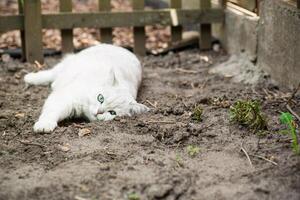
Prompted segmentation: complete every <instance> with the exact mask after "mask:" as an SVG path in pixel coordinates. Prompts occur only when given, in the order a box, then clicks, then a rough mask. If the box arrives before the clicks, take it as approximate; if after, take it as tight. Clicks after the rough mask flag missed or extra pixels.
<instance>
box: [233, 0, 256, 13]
mask: <svg viewBox="0 0 300 200" xmlns="http://www.w3.org/2000/svg"><path fill="white" fill-rule="evenodd" d="M228 2H231V3H234V4H236V5H238V6H240V7H243V8H245V9H247V10H249V11H251V12H255V13H258V6H259V0H228Z"/></svg>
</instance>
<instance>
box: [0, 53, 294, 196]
mask: <svg viewBox="0 0 300 200" xmlns="http://www.w3.org/2000/svg"><path fill="white" fill-rule="evenodd" d="M227 58H228V57H227V56H226V55H225V54H222V53H214V52H204V53H201V54H200V53H199V52H198V50H196V49H194V50H187V51H183V52H180V53H173V54H172V53H170V54H168V55H165V56H160V57H154V56H148V57H146V58H144V59H143V64H144V66H145V69H144V79H143V84H142V87H141V89H140V94H139V97H138V101H139V102H143V103H145V104H147V105H148V106H149V107H150V108H151V111H150V112H149V113H147V114H144V115H140V116H136V117H132V118H128V117H125V118H117V119H116V120H114V121H110V122H92V123H87V122H85V121H80V120H72V121H65V122H62V123H61V124H60V125H59V127H58V128H57V129H55V131H54V132H53V133H51V134H35V133H33V131H32V127H33V124H34V122H35V120H36V119H37V117H38V116H39V113H40V110H41V107H42V105H43V102H44V100H45V98H46V97H47V95H48V94H49V89H48V88H47V87H29V88H27V87H25V84H24V82H23V79H22V78H23V76H24V74H25V73H26V72H27V71H33V70H34V69H35V68H34V67H33V66H31V65H29V64H22V63H20V62H19V61H10V62H8V63H1V64H0V109H1V113H0V138H1V139H0V199H1V200H2V199H3V200H4V199H5V200H7V199H76V200H84V199H101V200H112V199H129V200H138V199H141V200H142V199H167V200H173V199H180V200H193V199H194V200H201V199H278V200H279V199H289V200H294V199H295V200H296V199H300V158H299V156H296V155H294V153H293V152H292V150H291V148H290V146H291V139H290V137H289V136H288V135H282V134H279V133H278V131H279V130H282V129H283V128H284V127H283V126H282V125H280V123H279V121H278V116H279V112H280V111H285V101H286V99H287V98H288V97H289V95H290V92H291V91H283V90H279V89H278V87H276V86H274V85H273V84H271V83H269V82H268V81H262V83H260V84H258V85H257V86H251V85H244V84H237V83H232V82H231V81H230V79H229V78H224V77H221V76H218V75H211V74H208V69H209V68H210V67H211V66H213V65H215V64H216V63H219V62H222V61H224V60H226V59H227ZM46 61H47V64H48V65H50V66H52V65H53V64H54V63H56V62H58V59H55V58H48V59H47V60H46ZM247 98H251V99H258V100H259V101H261V102H262V109H263V112H264V113H265V114H266V115H267V117H268V120H269V123H268V129H269V131H268V132H266V133H265V134H264V135H263V136H259V135H257V134H255V133H253V131H250V130H247V129H246V128H244V127H241V126H238V125H235V124H232V123H231V122H230V121H229V108H228V107H229V105H231V104H232V103H234V102H235V101H236V100H238V99H247ZM299 100H300V98H299V97H298V96H296V97H295V101H296V104H297V103H298V104H297V105H294V107H293V108H294V110H295V111H296V112H298V113H299V111H300V109H297V108H299ZM196 104H197V105H201V106H202V108H203V109H204V113H203V121H202V122H196V121H193V120H192V118H191V116H190V114H191V112H192V111H193V108H194V106H195V105H196ZM84 131H86V132H88V131H90V133H89V134H87V135H84V136H82V137H80V136H79V135H78V133H79V132H84ZM189 145H193V146H194V147H199V149H200V151H199V153H198V154H196V155H195V156H191V155H189V152H188V150H187V148H188V146H189ZM241 146H242V147H243V148H244V149H245V150H246V151H247V153H248V154H249V155H250V159H251V161H252V163H253V165H252V166H251V165H250V163H249V161H248V160H247V157H246V155H245V154H244V153H243V152H242V151H241ZM258 156H260V157H263V158H266V159H268V160H271V161H273V162H275V163H271V162H269V161H266V160H264V159H261V158H259V157H258Z"/></svg>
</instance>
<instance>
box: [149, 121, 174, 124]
mask: <svg viewBox="0 0 300 200" xmlns="http://www.w3.org/2000/svg"><path fill="white" fill-rule="evenodd" d="M144 123H146V124H147V123H162V124H175V123H176V122H174V121H147V122H144Z"/></svg>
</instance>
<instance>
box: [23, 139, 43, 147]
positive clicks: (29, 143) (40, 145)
mask: <svg viewBox="0 0 300 200" xmlns="http://www.w3.org/2000/svg"><path fill="white" fill-rule="evenodd" d="M19 142H20V143H22V144H24V145H33V146H38V147H41V148H47V146H45V145H42V144H39V143H35V142H28V141H26V140H19Z"/></svg>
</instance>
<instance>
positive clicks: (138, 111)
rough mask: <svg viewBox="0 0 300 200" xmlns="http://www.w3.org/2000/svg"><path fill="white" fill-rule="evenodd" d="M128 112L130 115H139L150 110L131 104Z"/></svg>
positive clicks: (141, 105) (137, 104) (138, 104)
mask: <svg viewBox="0 0 300 200" xmlns="http://www.w3.org/2000/svg"><path fill="white" fill-rule="evenodd" d="M130 106H131V107H130V109H129V112H130V114H131V115H135V114H141V113H145V112H148V111H150V108H148V107H147V106H145V105H144V104H140V103H133V104H131V105H130Z"/></svg>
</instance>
